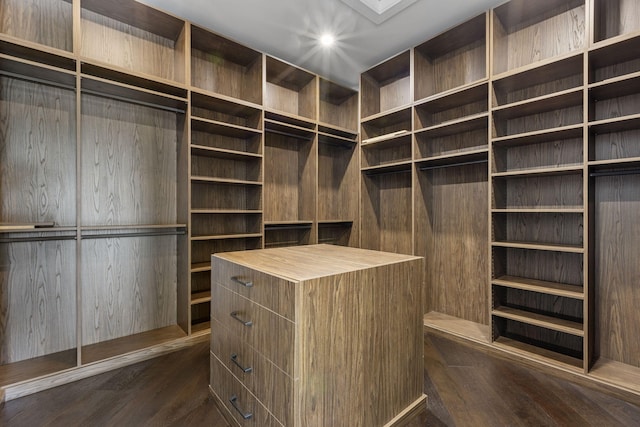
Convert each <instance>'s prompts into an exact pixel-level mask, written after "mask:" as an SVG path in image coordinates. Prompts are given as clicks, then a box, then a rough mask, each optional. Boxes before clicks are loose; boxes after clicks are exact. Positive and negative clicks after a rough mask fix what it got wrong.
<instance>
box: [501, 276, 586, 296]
mask: <svg viewBox="0 0 640 427" xmlns="http://www.w3.org/2000/svg"><path fill="white" fill-rule="evenodd" d="M491 283H492V284H494V285H499V286H505V287H510V288H516V289H522V290H525V291H533V292H539V293H544V294H549V295H557V296H561V297H567V298H573V299H580V300H582V299H584V290H583V289H582V286H579V285H570V284H566V283H556V282H548V281H545V280H536V279H528V278H525V277H516V276H500V277H497V278H495V279H492V280H491Z"/></svg>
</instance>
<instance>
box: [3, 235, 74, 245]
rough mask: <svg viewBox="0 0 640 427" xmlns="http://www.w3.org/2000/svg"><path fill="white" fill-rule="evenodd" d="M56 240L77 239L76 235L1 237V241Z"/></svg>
mask: <svg viewBox="0 0 640 427" xmlns="http://www.w3.org/2000/svg"><path fill="white" fill-rule="evenodd" d="M55 240H76V236H75V235H74V236H43V237H8V238H2V239H0V243H30V242H43V241H47V242H48V241H55Z"/></svg>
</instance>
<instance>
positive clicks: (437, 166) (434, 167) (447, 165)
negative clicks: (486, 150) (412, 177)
mask: <svg viewBox="0 0 640 427" xmlns="http://www.w3.org/2000/svg"><path fill="white" fill-rule="evenodd" d="M488 162H489V160H487V159H483V160H473V161H470V162H457V163H447V164H444V165H436V166H422V167H421V168H420V170H421V171H427V170H432V169H442V168H452V167H456V166H467V165H477V164H480V163H488Z"/></svg>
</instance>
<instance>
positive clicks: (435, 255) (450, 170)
mask: <svg viewBox="0 0 640 427" xmlns="http://www.w3.org/2000/svg"><path fill="white" fill-rule="evenodd" d="M485 132H486V130H485ZM488 190H489V187H488V171H487V163H486V162H484V163H477V164H468V165H464V166H449V167H439V168H430V169H425V170H420V169H419V167H418V168H417V170H416V179H415V220H414V223H415V226H414V235H415V250H414V254H415V255H419V256H423V257H425V283H428V284H429V285H428V286H427V287H426V288H425V290H426V295H425V298H426V301H425V302H423V304H424V313H427V314H426V315H425V323H426V324H428V325H430V326H431V327H435V328H437V329H441V330H445V331H448V332H451V333H454V334H456V335H461V336H464V337H465V338H469V339H473V340H479V341H483V342H485V343H486V342H488V341H489V337H490V333H489V331H490V329H489V325H490V319H489V309H488V301H489V296H488V291H489V288H488V286H487V282H486V279H487V276H488V272H489V270H488V269H489V268H490V261H489V258H488V253H487V245H488V224H489V218H488V215H487V214H486V212H487V204H488Z"/></svg>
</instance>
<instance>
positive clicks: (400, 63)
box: [360, 51, 411, 118]
mask: <svg viewBox="0 0 640 427" xmlns="http://www.w3.org/2000/svg"><path fill="white" fill-rule="evenodd" d="M410 75H411V53H410V52H409V51H406V52H404V53H401V54H400V55H397V56H395V57H393V58H391V59H388V60H386V61H385V62H383V63H382V64H380V65H377V66H375V67H373V68H371V69H370V70H368V71H366V72H364V73H363V74H362V75H361V78H360V99H361V102H360V104H361V107H360V108H361V112H360V113H361V117H362V118H366V117H370V116H373V115H376V114H380V113H384V112H387V111H389V110H393V109H395V108H398V107H403V106H407V105H409V103H410V102H411V76H410Z"/></svg>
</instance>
